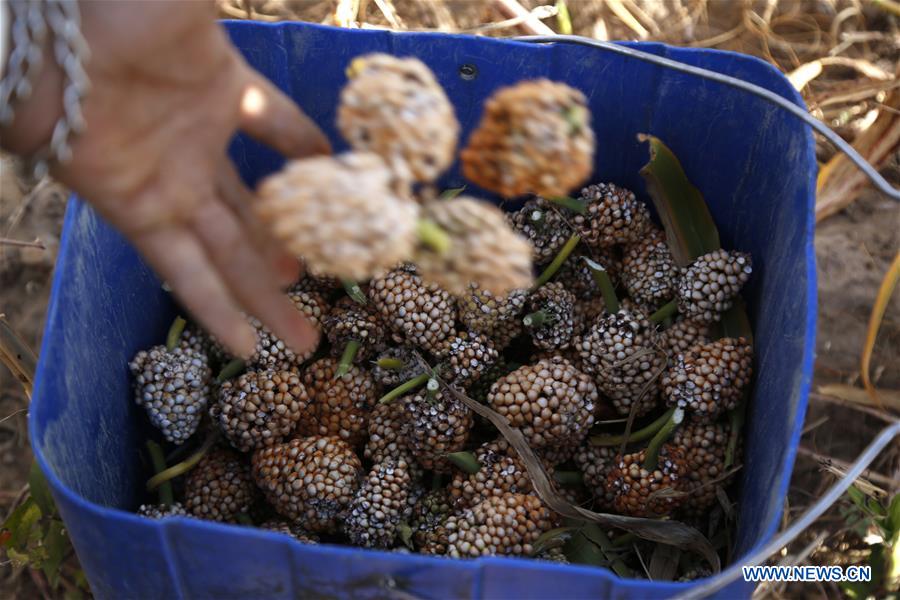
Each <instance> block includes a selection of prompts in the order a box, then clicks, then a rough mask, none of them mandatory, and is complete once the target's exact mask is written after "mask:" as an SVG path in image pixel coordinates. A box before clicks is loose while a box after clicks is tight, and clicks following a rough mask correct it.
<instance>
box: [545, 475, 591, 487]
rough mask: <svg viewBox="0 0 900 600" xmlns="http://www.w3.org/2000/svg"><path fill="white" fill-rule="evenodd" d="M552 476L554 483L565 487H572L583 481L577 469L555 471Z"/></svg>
mask: <svg viewBox="0 0 900 600" xmlns="http://www.w3.org/2000/svg"><path fill="white" fill-rule="evenodd" d="M553 478H554V479H555V480H556V483H558V484H559V485H564V486H566V487H574V486H578V485H581V484H583V483H584V478H583V477H582V476H581V473H580V472H578V471H556V472H554V473H553Z"/></svg>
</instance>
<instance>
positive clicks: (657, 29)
mask: <svg viewBox="0 0 900 600" xmlns="http://www.w3.org/2000/svg"><path fill="white" fill-rule="evenodd" d="M561 3H562V0H560V2H557V1H556V0H519V1H518V2H516V1H514V0H218V6H219V13H220V16H222V17H223V18H237V19H257V20H262V21H279V20H285V19H294V20H304V21H313V22H319V23H327V24H331V25H339V26H343V27H355V28H392V29H399V30H434V31H443V32H464V33H472V34H478V35H488V36H510V35H519V34H522V33H532V32H545V31H550V30H552V31H556V32H560V31H565V32H568V31H569V30H571V32H572V33H575V34H578V35H584V36H589V37H595V38H598V39H629V40H658V41H663V42H667V43H671V44H678V45H685V46H692V47H698V48H718V49H723V50H734V51H739V52H744V53H748V54H752V55H755V56H759V57H761V58H763V59H764V60H767V61H769V62H770V63H772V64H773V65H775V66H776V67H778V68H779V69H781V70H782V71H783V72H785V73H786V74H788V75H789V77H790V79H791V81H792V82H793V83H794V84H795V87H797V88H798V89H800V90H801V93H802V94H803V97H804V98H805V99H806V101H807V103H808V105H809V107H810V110H811V112H812V113H813V114H814V115H815V116H817V117H818V118H820V119H822V120H823V121H824V122H826V123H827V124H828V125H829V126H831V127H832V128H833V129H835V130H836V131H837V132H838V133H840V134H841V135H842V136H843V137H844V138H845V139H847V140H849V141H851V142H853V143H855V144H856V145H857V147H858V148H859V149H860V151H861V152H863V153H864V155H866V156H867V157H868V158H870V160H872V161H873V162H876V163H877V164H878V166H879V167H881V168H882V172H883V173H884V174H885V175H887V176H888V177H889V178H891V179H892V180H893V182H894V184H895V185H896V184H897V182H898V180H900V154H898V143H900V87H898V86H900V79H898V76H900V70H898V62H900V15H897V14H894V13H893V12H892V11H896V10H897V5H896V3H893V4H892V3H890V2H884V1H882V2H873V1H870V0H565V9H567V10H560V9H561V8H562V7H561ZM817 150H818V158H819V160H820V162H821V165H822V167H823V169H822V170H823V172H824V173H825V175H824V176H822V177H820V189H819V198H820V202H823V203H825V200H826V199H827V203H825V204H827V206H824V207H823V208H822V211H821V214H822V215H823V216H824V215H826V214H834V213H838V212H839V211H841V210H843V212H840V214H837V216H835V217H833V218H830V219H827V220H825V221H823V222H822V224H820V227H819V230H818V232H817V254H818V259H819V277H820V288H821V297H820V302H821V304H820V314H821V318H820V330H819V341H818V348H817V349H818V354H819V360H818V362H817V365H816V388H817V389H819V388H820V386H823V385H826V384H830V387H827V388H822V389H820V391H819V393H816V394H813V395H812V397H811V400H810V407H811V408H810V411H809V414H808V415H807V427H806V431H805V432H804V437H803V440H802V450H801V452H800V454H799V456H798V459H797V461H798V462H797V466H796V469H795V473H794V477H793V480H792V487H791V494H790V498H789V501H788V503H787V504H786V506H785V512H784V515H785V522H788V521H790V520H791V518H792V517H793V516H794V515H796V514H799V513H800V512H802V511H803V510H804V509H805V507H806V506H808V505H809V504H810V503H811V502H812V501H814V500H815V498H816V497H818V495H819V494H820V493H821V492H822V491H823V489H824V488H825V487H827V486H828V485H829V484H830V483H831V482H832V481H833V477H834V476H836V475H839V474H840V473H841V472H842V471H843V468H844V466H845V465H846V463H847V462H848V461H852V460H853V457H854V456H855V454H856V452H858V451H859V450H860V449H861V448H862V447H863V446H864V445H865V444H866V443H867V442H868V440H869V439H870V438H871V437H872V435H873V434H874V432H875V431H877V430H878V428H879V427H880V426H881V425H882V423H883V421H884V420H886V419H893V418H897V416H898V411H897V410H896V407H894V408H891V407H890V406H889V407H888V408H880V407H877V406H869V405H867V404H866V402H865V400H862V401H861V399H862V398H865V394H859V393H858V391H859V390H860V389H861V388H859V387H858V386H859V367H858V365H859V355H860V351H861V349H862V346H863V339H864V337H865V325H866V323H867V321H868V318H869V311H870V309H871V306H872V303H873V301H874V298H875V294H876V290H877V288H878V284H879V282H880V280H881V277H882V276H883V274H884V273H885V272H886V270H887V266H888V264H889V263H890V261H891V260H892V258H893V255H894V253H895V252H896V249H897V248H898V247H900V233H897V230H898V229H900V227H898V225H900V210H898V209H897V207H896V205H888V204H885V202H884V200H883V199H882V198H880V197H879V196H878V195H877V194H874V193H873V192H871V191H870V190H868V189H867V188H866V186H865V184H864V182H862V181H860V180H858V179H853V178H854V177H856V175H855V173H853V172H852V170H849V169H847V167H846V165H844V164H842V160H841V159H839V158H835V156H834V151H833V149H832V148H830V147H829V146H827V145H825V144H819V146H818V148H817ZM5 167H6V168H4V169H3V170H2V171H0V175H2V178H0V183H2V185H0V238H10V239H14V240H18V241H19V242H25V244H24V245H23V244H16V245H11V244H8V243H6V240H5V239H0V288H3V290H2V291H0V302H2V304H0V312H5V313H6V314H7V317H8V318H9V320H10V322H11V323H12V324H13V326H14V327H16V328H17V329H18V330H19V331H20V333H22V334H23V335H24V337H25V339H26V340H28V341H29V342H31V343H33V344H36V343H37V341H38V338H39V335H40V328H41V325H42V319H43V311H44V308H45V306H46V297H47V292H48V290H49V278H50V273H51V270H50V267H51V265H52V263H53V258H54V256H55V248H56V240H57V239H58V235H59V227H60V224H61V210H60V207H61V202H60V198H61V191H60V190H59V189H58V188H57V187H55V186H54V185H53V184H52V182H49V181H44V182H34V181H30V180H28V179H27V178H21V177H16V176H15V175H14V173H13V170H12V169H11V168H10V164H9V163H5ZM857 199H859V200H858V202H857V203H856V204H854V205H852V206H850V207H849V208H846V207H847V206H848V205H850V204H851V203H852V202H854V201H855V200H857ZM36 238H37V239H38V240H39V241H40V244H42V245H44V246H46V248H41V247H40V245H35V244H32V243H31V242H32V241H33V240H35V239H36ZM898 307H900V300H898V299H896V298H895V299H894V302H893V303H892V304H889V305H888V308H887V312H886V314H885V318H884V322H883V324H882V333H881V336H880V339H879V343H878V345H877V346H876V351H875V353H874V355H873V357H872V362H871V364H872V380H873V382H874V383H875V385H876V386H879V387H881V388H882V390H883V393H885V394H886V395H888V396H891V397H897V394H898V391H897V390H898V389H900V372H898V371H900V369H897V365H898V364H900V316H898V314H900V311H898ZM833 384H840V385H843V386H844V388H841V387H840V385H837V386H835V385H833ZM847 386H850V387H849V388H848V387H847ZM842 389H843V390H844V391H843V392H842V391H841V390H842ZM854 390H855V391H854ZM25 406H26V404H25V399H24V396H23V395H22V394H21V393H20V392H19V391H18V389H17V384H16V383H15V382H14V381H13V380H12V378H11V377H10V376H9V374H8V373H5V372H3V370H2V369H0V464H2V465H3V467H2V471H3V476H2V477H0V516H2V514H4V513H5V512H6V511H7V510H8V509H9V508H10V507H11V506H12V505H14V503H15V502H16V501H17V498H19V497H20V494H19V492H20V490H21V488H22V485H23V482H24V477H25V475H26V474H27V466H28V463H29V461H30V456H29V451H28V448H27V443H26V439H25V419H24V414H23V412H22V411H23V409H24V408H25ZM864 485H868V486H871V489H873V490H878V491H884V492H888V493H897V491H898V488H900V447H898V446H895V447H894V449H893V451H892V452H886V453H885V454H884V455H883V456H882V457H881V458H880V459H879V460H878V461H877V462H876V463H875V464H874V465H872V468H871V470H870V471H869V473H868V475H867V480H866V482H865V484H864ZM876 493H877V492H876ZM866 554H867V546H866V545H865V544H864V543H863V542H862V540H860V539H859V537H858V536H857V535H856V534H855V533H853V532H851V531H849V530H848V528H847V526H846V523H845V522H844V520H843V518H842V517H841V515H840V513H839V511H838V510H837V509H836V510H833V511H831V512H829V513H828V514H827V515H826V516H824V517H823V518H822V519H820V521H819V522H818V523H816V526H815V527H814V528H812V529H811V530H810V531H808V532H807V534H806V535H805V536H803V538H802V539H801V540H798V541H797V542H796V543H795V544H792V545H791V546H790V547H789V548H786V549H785V550H784V551H783V552H782V555H781V556H778V557H774V559H775V560H777V561H778V562H781V563H783V564H794V563H808V564H852V563H859V562H861V561H863V560H865V558H866ZM0 564H2V563H0ZM24 575H25V574H24V573H21V572H15V573H14V572H12V571H11V570H10V569H8V568H7V569H6V571H4V567H2V566H0V596H5V595H6V594H7V593H8V594H9V595H12V596H16V595H19V596H21V597H31V596H33V595H44V594H45V593H46V588H45V586H44V584H43V583H42V582H41V580H40V576H39V575H38V576H37V577H36V578H34V577H27V576H24ZM759 595H760V596H766V597H801V596H802V597H821V598H838V597H840V596H841V593H840V591H839V589H838V588H837V587H836V586H828V585H822V586H818V585H811V584H810V585H792V586H787V587H785V586H773V587H768V588H761V590H760V592H759Z"/></svg>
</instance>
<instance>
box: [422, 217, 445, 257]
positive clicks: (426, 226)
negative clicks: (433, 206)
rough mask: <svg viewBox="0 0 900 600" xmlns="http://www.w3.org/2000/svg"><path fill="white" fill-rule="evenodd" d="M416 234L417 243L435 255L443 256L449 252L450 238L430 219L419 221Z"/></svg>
mask: <svg viewBox="0 0 900 600" xmlns="http://www.w3.org/2000/svg"><path fill="white" fill-rule="evenodd" d="M416 233H418V235H419V241H420V242H422V244H423V245H424V246H426V247H428V248H430V249H431V250H433V251H434V252H436V253H437V254H440V255H444V254H447V252H449V251H450V246H451V245H452V243H453V242H452V240H451V239H450V236H449V235H448V234H447V232H446V231H444V230H443V229H442V228H441V226H440V225H438V224H437V223H435V222H434V221H432V220H431V219H419V222H418V223H417V224H416Z"/></svg>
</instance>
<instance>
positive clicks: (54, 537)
mask: <svg viewBox="0 0 900 600" xmlns="http://www.w3.org/2000/svg"><path fill="white" fill-rule="evenodd" d="M43 545H44V548H46V549H47V560H45V561H44V564H43V565H41V569H42V570H43V571H44V575H45V576H46V577H47V582H48V583H50V586H51V587H52V588H53V589H56V588H57V586H58V585H59V567H60V565H61V564H62V561H63V558H65V556H66V550H68V548H69V540H68V538H67V537H66V533H65V526H64V525H63V522H62V521H58V520H56V519H54V520H52V521H50V525H49V526H48V527H47V535H45V536H44V542H43Z"/></svg>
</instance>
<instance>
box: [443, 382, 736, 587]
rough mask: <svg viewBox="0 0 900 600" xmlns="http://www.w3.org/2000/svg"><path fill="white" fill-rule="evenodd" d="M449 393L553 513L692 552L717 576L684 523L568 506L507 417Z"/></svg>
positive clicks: (709, 551)
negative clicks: (508, 449) (490, 430)
mask: <svg viewBox="0 0 900 600" xmlns="http://www.w3.org/2000/svg"><path fill="white" fill-rule="evenodd" d="M448 390H449V391H450V393H451V394H452V395H453V396H454V397H455V398H456V399H457V400H459V401H460V402H462V403H463V404H465V405H466V406H468V407H469V408H470V409H471V410H472V411H473V412H475V413H476V414H478V415H480V416H482V417H484V418H485V419H487V420H488V421H490V422H491V423H492V424H493V425H494V426H495V427H496V428H497V429H498V430H499V431H500V433H501V434H502V435H503V437H504V438H506V441H507V442H509V444H510V445H511V446H512V447H513V448H515V450H516V452H517V453H518V454H519V457H520V458H521V459H522V462H523V463H524V464H525V468H526V469H527V471H528V475H529V476H530V478H531V483H532V485H533V486H534V489H535V491H536V492H537V494H538V496H539V497H540V499H541V500H542V501H543V502H544V503H545V504H546V505H547V506H548V507H549V508H550V509H551V510H553V511H555V512H557V513H559V514H560V515H561V516H563V517H567V518H571V519H575V520H578V521H587V522H589V523H598V524H600V525H602V526H604V527H616V528H618V529H623V530H625V531H630V532H632V533H634V534H635V535H637V536H638V537H641V538H643V539H646V540H650V541H653V542H661V543H664V544H670V545H672V546H677V547H679V548H681V549H683V550H692V551H694V552H697V553H699V554H700V555H701V556H703V557H704V558H705V559H706V561H707V562H708V563H709V564H710V566H711V567H712V569H713V571H715V572H718V571H719V570H720V568H721V565H720V561H719V556H718V554H716V551H715V550H714V549H713V547H712V545H711V544H710V543H709V541H708V540H707V539H706V538H705V537H703V535H702V534H701V533H700V532H699V531H697V530H696V529H694V528H693V527H688V526H687V525H685V524H683V523H679V522H677V521H668V520H656V519H643V518H638V517H626V516H623V515H612V514H606V513H596V512H593V511H590V510H587V509H585V508H582V507H580V506H575V505H573V504H570V503H569V502H568V501H567V500H565V499H564V498H563V497H562V496H560V495H559V494H558V493H557V492H556V489H555V488H554V486H553V483H552V481H551V480H550V478H549V477H548V476H547V472H546V471H545V470H544V466H543V464H542V463H541V461H540V459H538V457H537V455H535V453H534V450H532V449H531V446H529V445H528V442H527V441H526V440H525V436H523V435H522V432H521V431H519V430H518V429H516V428H514V427H512V426H511V425H510V424H509V421H507V420H506V417H504V416H503V415H501V414H499V413H497V412H495V411H494V410H491V409H490V408H488V407H487V406H484V405H483V404H479V403H478V402H476V401H474V400H472V399H471V398H469V397H468V396H466V395H465V394H462V393H460V392H459V391H458V390H456V389H455V388H454V387H452V386H448Z"/></svg>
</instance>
